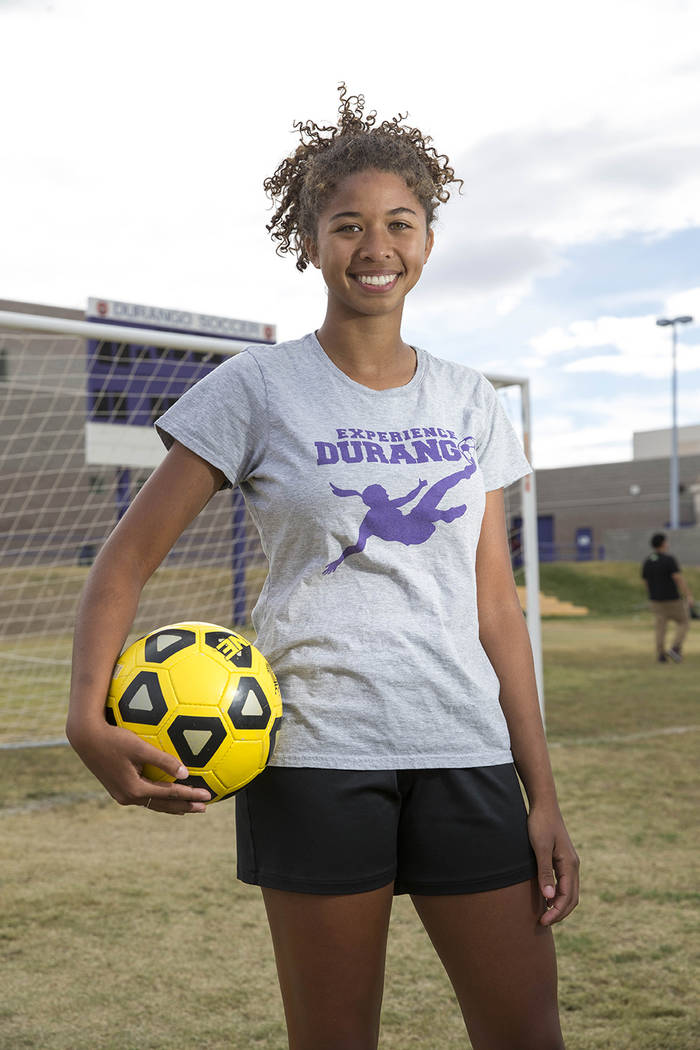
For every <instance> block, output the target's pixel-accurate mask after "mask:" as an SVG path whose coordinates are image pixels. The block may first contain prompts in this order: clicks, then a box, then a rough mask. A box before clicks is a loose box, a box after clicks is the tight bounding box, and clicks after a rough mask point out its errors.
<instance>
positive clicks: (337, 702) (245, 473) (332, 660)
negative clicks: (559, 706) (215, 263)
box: [157, 334, 530, 769]
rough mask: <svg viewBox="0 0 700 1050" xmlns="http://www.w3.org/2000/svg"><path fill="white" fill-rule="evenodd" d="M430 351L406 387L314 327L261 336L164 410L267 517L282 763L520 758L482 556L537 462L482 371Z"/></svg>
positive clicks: (267, 648) (270, 639)
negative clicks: (505, 501) (323, 342)
mask: <svg viewBox="0 0 700 1050" xmlns="http://www.w3.org/2000/svg"><path fill="white" fill-rule="evenodd" d="M417 357H418V366H417V370H416V373H415V375H414V376H413V379H412V380H411V381H410V383H408V384H406V386H402V387H397V388H394V389H391V390H371V389H369V388H368V387H365V386H362V385H361V384H359V383H356V382H354V381H353V380H352V379H350V378H349V377H348V376H346V375H345V374H344V373H343V372H342V371H340V369H338V368H336V366H335V365H334V364H333V363H332V361H331V360H330V358H329V357H328V356H327V355H326V354H325V353H324V351H323V349H322V348H321V346H320V344H319V342H318V340H317V339H316V336H315V335H313V334H310V335H306V336H304V338H303V339H299V340H294V341H292V342H288V343H282V344H279V345H277V346H253V347H250V348H249V349H247V350H245V351H244V352H242V353H241V354H238V355H237V356H235V357H233V358H231V359H230V360H228V361H226V362H225V363H224V364H222V365H220V366H219V367H218V368H216V369H215V370H214V371H213V372H212V373H211V374H210V375H209V376H207V377H206V378H205V379H203V380H201V381H200V382H199V383H197V384H196V385H195V386H194V387H192V389H191V390H189V391H188V392H187V393H186V394H185V395H184V396H183V397H181V398H180V400H179V401H178V402H177V403H176V404H175V405H174V406H173V407H172V408H171V409H169V410H168V411H167V412H166V413H165V415H164V416H162V417H161V418H160V419H159V420H158V423H157V426H158V430H159V433H160V434H161V437H162V438H163V440H164V442H165V444H166V445H168V446H170V445H171V444H172V440H173V439H177V440H178V441H179V442H181V443H182V444H183V445H185V446H187V448H189V449H191V450H192V451H194V452H196V453H197V454H198V455H200V456H202V457H203V458H204V459H206V460H207V461H208V462H210V463H212V464H213V465H214V466H216V467H218V468H219V469H220V470H221V471H223V473H224V474H225V475H226V477H227V479H228V480H229V482H230V483H231V484H234V485H235V484H239V485H240V487H241V490H242V492H243V495H244V497H245V500H246V503H247V505H248V508H249V510H250V513H251V516H252V518H253V520H254V521H255V524H256V526H257V528H258V530H259V532H260V537H261V542H262V545H263V549H264V551H265V554H266V556H267V558H268V561H269V574H268V577H267V580H266V583H265V586H264V587H263V590H262V593H261V595H260V598H259V600H258V603H257V605H256V607H255V610H254V612H253V625H254V627H255V630H256V632H257V645H258V646H259V648H260V649H261V650H262V651H263V652H264V653H265V655H266V656H267V658H268V659H269V661H270V663H271V664H272V666H273V668H274V670H275V672H276V674H277V675H278V677H279V682H280V687H281V690H282V700H283V703H284V709H285V716H284V721H283V723H282V727H281V729H280V732H279V735H278V738H277V746H276V749H275V753H274V758H273V764H274V765H277V766H315V767H320V768H336V769H420V768H430V767H450V766H456V767H468V766H487V765H497V764H500V763H504V762H509V761H511V753H510V741H509V736H508V730H507V726H506V722H505V719H504V717H503V713H502V711H501V708H500V704H499V700H498V694H499V683H498V679H497V677H496V674H495V672H494V670H493V668H492V667H491V664H490V663H489V660H488V658H487V656H486V654H485V652H484V650H483V648H482V646H481V644H480V643H479V631H478V622H477V607H476V581H475V570H474V562H475V555H476V547H477V543H478V541H479V532H480V528H481V520H482V515H483V510H484V500H485V492H486V491H489V490H492V489H497V488H502V487H504V486H506V485H509V484H510V483H511V482H513V481H516V480H517V479H518V478H520V477H522V476H523V475H524V474H526V473H528V472H529V470H530V468H529V465H528V463H527V460H526V459H525V456H524V455H523V451H522V448H521V446H520V443H519V441H518V439H517V437H516V435H515V432H514V431H513V428H512V427H511V425H510V422H509V421H508V419H507V417H506V415H505V413H504V412H503V409H502V407H501V405H500V402H499V400H498V398H497V396H496V394H495V391H494V390H493V387H492V386H491V385H490V384H489V383H488V382H487V380H486V379H485V378H484V377H483V376H482V375H481V374H480V373H478V372H476V371H474V370H473V369H471V368H467V367H465V366H463V365H458V364H454V363H450V362H447V361H442V360H440V359H438V358H436V357H433V356H432V355H431V354H429V353H427V352H426V351H425V350H417ZM195 614H196V610H193V616H194V615H195Z"/></svg>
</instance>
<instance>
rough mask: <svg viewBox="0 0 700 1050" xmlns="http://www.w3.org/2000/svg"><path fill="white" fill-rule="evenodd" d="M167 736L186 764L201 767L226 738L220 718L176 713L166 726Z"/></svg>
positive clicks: (209, 760)
mask: <svg viewBox="0 0 700 1050" xmlns="http://www.w3.org/2000/svg"><path fill="white" fill-rule="evenodd" d="M168 736H169V737H170V739H171V740H172V742H173V746H174V748H175V750H176V751H177V754H178V757H179V758H180V759H182V761H183V762H184V764H185V765H186V766H194V767H195V768H196V769H203V768H204V767H205V766H206V765H208V764H209V762H211V760H212V758H213V757H214V755H215V754H216V752H217V751H218V750H219V748H220V747H221V745H222V744H223V742H224V740H225V739H226V727H225V726H224V724H223V722H222V721H221V719H220V718H215V717H214V718H212V717H211V716H207V715H177V717H176V718H175V719H174V720H173V722H172V723H171V725H170V726H169V727H168Z"/></svg>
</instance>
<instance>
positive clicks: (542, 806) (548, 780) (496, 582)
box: [476, 489, 579, 925]
mask: <svg viewBox="0 0 700 1050" xmlns="http://www.w3.org/2000/svg"><path fill="white" fill-rule="evenodd" d="M476 583H477V603H478V610H479V639H480V641H481V644H482V645H483V647H484V650H485V652H486V655H487V656H488V658H489V660H490V661H491V664H492V666H493V668H494V670H495V672H496V674H497V675H498V679H499V682H500V684H501V692H500V700H501V707H502V709H503V713H504V715H505V718H506V722H507V723H508V730H509V732H510V739H511V749H512V752H513V759H514V762H515V767H516V769H517V771H518V775H519V776H520V779H521V780H522V782H523V785H524V787H525V791H526V793H527V797H528V802H529V810H530V814H529V818H528V828H529V833H530V841H531V843H532V848H533V849H534V851H535V854H536V856H537V868H538V879H539V884H540V888H541V890H542V895H543V896H544V898H545V899H546V901H547V905H548V908H547V911H545V913H544V915H543V916H542V919H541V922H542V923H543V925H550V924H551V923H553V922H559V921H560V920H561V919H563V918H564V917H565V916H566V915H568V914H569V912H571V911H572V910H573V909H574V908H575V907H576V904H577V903H578V866H579V861H578V857H577V855H576V851H575V849H574V847H573V845H572V843H571V839H570V838H569V835H568V833H567V831H566V828H565V827H564V821H563V819H562V816H561V813H560V810H559V804H558V802H557V795H556V789H555V786H554V776H553V774H552V767H551V764H550V761H549V755H548V752H547V742H546V738H545V734H544V728H543V726H542V718H541V714H540V707H539V701H538V698H537V685H536V682H535V670H534V666H533V660H532V650H531V648H530V638H529V635H528V631H527V625H526V623H525V617H524V616H523V612H522V609H521V608H520V602H519V600H518V595H517V592H516V590H515V582H514V580H513V571H512V568H511V563H510V551H509V548H508V538H507V532H506V523H505V513H504V507H503V491H502V490H501V489H498V490H496V491H494V492H487V493H486V508H485V511H484V520H483V523H482V526H481V534H480V537H479V546H478V549H477V555H476Z"/></svg>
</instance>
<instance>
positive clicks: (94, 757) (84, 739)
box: [69, 722, 211, 814]
mask: <svg viewBox="0 0 700 1050" xmlns="http://www.w3.org/2000/svg"><path fill="white" fill-rule="evenodd" d="M69 740H70V743H71V745H72V747H73V749H74V750H75V751H76V752H77V753H78V755H79V756H80V758H81V759H82V761H83V762H84V763H85V765H86V766H87V768H88V769H89V770H90V772H91V773H93V774H94V775H95V776H96V777H97V779H98V780H99V781H101V783H102V784H103V785H104V786H105V788H106V789H107V791H108V792H109V794H110V795H111V796H112V798H113V799H115V801H116V802H118V803H119V805H120V806H145V807H147V808H148V809H153V810H157V811H158V812H160V813H175V814H183V813H204V812H205V811H206V806H205V803H206V802H208V801H209V799H210V798H211V795H210V794H209V792H208V791H206V790H205V789H204V788H195V787H190V785H189V784H178V783H169V782H162V781H161V782H160V783H157V782H156V781H153V780H148V779H147V778H146V777H144V776H143V767H144V765H146V763H148V764H149V765H152V766H157V768H158V769H162V770H163V772H164V773H168V774H169V775H170V776H171V777H174V778H175V780H176V781H177V780H183V779H184V778H185V777H187V776H189V772H188V770H187V767H186V766H183V764H182V762H181V761H180V759H179V758H176V757H175V756H174V755H169V754H168V753H167V752H166V751H161V750H160V749H159V748H157V747H153V745H151V744H148V743H147V742H146V741H145V740H142V739H141V737H140V736H137V734H136V733H132V732H131V730H130V729H121V728H120V727H119V726H111V725H109V723H108V722H104V723H102V724H100V725H98V726H95V727H93V728H92V729H91V730H90V732H82V731H81V732H78V733H70V732H69Z"/></svg>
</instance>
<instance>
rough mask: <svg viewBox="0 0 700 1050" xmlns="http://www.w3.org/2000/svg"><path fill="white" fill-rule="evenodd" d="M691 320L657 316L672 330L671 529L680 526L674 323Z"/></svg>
mask: <svg viewBox="0 0 700 1050" xmlns="http://www.w3.org/2000/svg"><path fill="white" fill-rule="evenodd" d="M692 320H693V318H692V317H688V316H685V315H684V316H683V317H659V318H657V321H656V323H657V325H659V326H660V327H661V328H665V327H667V326H668V325H671V330H672V340H671V345H672V350H673V358H672V360H673V365H672V369H671V420H672V421H671V505H670V522H669V524H670V526H671V528H672V529H677V528H679V527H680V506H679V496H678V488H679V478H678V379H677V374H676V325H677V324H690V323H691V321H692Z"/></svg>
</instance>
